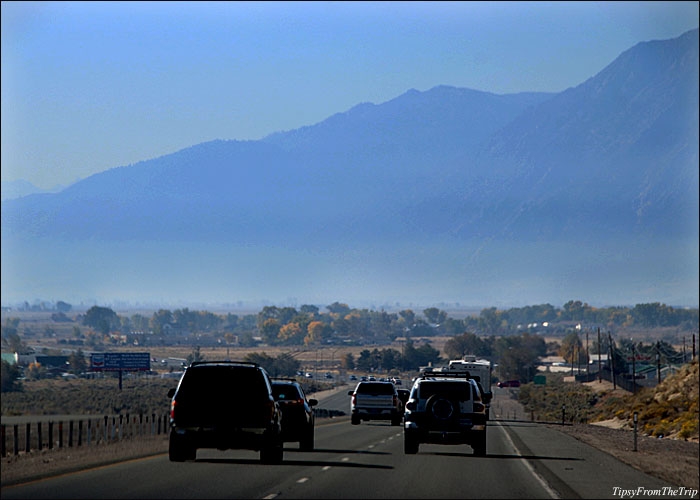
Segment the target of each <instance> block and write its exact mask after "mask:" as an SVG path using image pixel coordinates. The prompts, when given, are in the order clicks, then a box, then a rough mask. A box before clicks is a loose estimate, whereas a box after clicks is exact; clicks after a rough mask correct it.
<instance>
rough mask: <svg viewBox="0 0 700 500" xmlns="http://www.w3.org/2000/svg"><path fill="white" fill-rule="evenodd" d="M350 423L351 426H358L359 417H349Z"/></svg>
mask: <svg viewBox="0 0 700 500" xmlns="http://www.w3.org/2000/svg"><path fill="white" fill-rule="evenodd" d="M350 423H351V424H352V425H360V417H358V416H357V415H353V416H352V417H350Z"/></svg>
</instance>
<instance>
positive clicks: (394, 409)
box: [348, 381, 403, 425]
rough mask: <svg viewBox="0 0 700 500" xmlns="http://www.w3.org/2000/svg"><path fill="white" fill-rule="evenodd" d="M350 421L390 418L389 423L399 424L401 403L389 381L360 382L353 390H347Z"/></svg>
mask: <svg viewBox="0 0 700 500" xmlns="http://www.w3.org/2000/svg"><path fill="white" fill-rule="evenodd" d="M348 395H349V396H352V400H351V402H350V422H351V423H352V424H353V425H358V424H359V423H360V422H361V421H363V420H364V421H368V420H391V425H401V419H402V418H403V403H402V402H401V400H400V399H399V395H398V393H397V392H396V388H395V387H394V384H392V383H391V382H369V381H368V382H360V383H359V384H357V386H356V387H355V390H353V391H348Z"/></svg>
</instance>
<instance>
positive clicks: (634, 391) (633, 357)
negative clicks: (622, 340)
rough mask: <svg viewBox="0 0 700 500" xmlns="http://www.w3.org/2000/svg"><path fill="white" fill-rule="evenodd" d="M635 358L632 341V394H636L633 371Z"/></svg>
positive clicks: (634, 371) (635, 372)
mask: <svg viewBox="0 0 700 500" xmlns="http://www.w3.org/2000/svg"><path fill="white" fill-rule="evenodd" d="M636 357H637V355H636V353H635V350H634V341H633V342H632V394H636V393H637V371H636V369H635V364H634V360H635V358H636Z"/></svg>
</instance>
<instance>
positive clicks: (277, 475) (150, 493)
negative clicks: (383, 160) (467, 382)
mask: <svg viewBox="0 0 700 500" xmlns="http://www.w3.org/2000/svg"><path fill="white" fill-rule="evenodd" d="M502 396H503V395H499V396H497V398H498V397H502ZM320 406H322V407H325V408H329V409H330V408H338V409H344V410H345V411H346V412H347V409H348V406H349V401H348V397H347V392H346V390H343V391H341V392H340V393H338V394H335V395H333V396H330V397H328V398H324V399H322V402H321V405H320ZM487 441H488V443H487V456H485V457H476V456H474V455H473V454H472V449H471V448H470V447H469V446H467V445H456V446H445V445H426V444H423V445H421V447H420V451H419V453H418V454H417V455H404V453H403V429H402V427H395V426H391V425H390V424H389V423H388V422H369V423H367V422H363V423H362V424H361V425H358V426H353V425H351V424H350V422H349V419H348V417H347V416H346V417H341V418H334V419H324V420H323V421H319V422H318V423H317V427H316V449H315V450H314V451H313V452H301V451H299V450H298V445H297V444H296V443H288V444H287V445H286V446H285V453H284V462H283V463H282V464H280V465H262V464H260V462H259V460H258V457H259V455H258V453H257V452H253V451H246V450H230V451H223V452H222V451H217V450H199V451H198V452H197V460H196V461H195V462H185V463H171V462H169V461H168V458H167V455H159V456H156V457H151V458H146V459H140V460H134V461H130V462H125V463H121V464H116V465H111V466H105V467H100V468H95V469H91V470H87V471H82V472H79V473H72V474H66V475H63V476H60V477H55V478H51V479H45V480H40V481H35V482H32V483H27V484H23V485H17V486H11V487H6V488H2V498H3V499H10V498H100V499H107V498H268V499H272V498H280V499H284V498H619V495H617V496H615V494H614V488H615V487H618V488H623V489H634V490H635V491H636V490H637V488H639V487H642V488H647V489H648V490H652V489H662V488H663V487H664V486H675V485H669V484H666V483H664V482H663V481H660V480H658V479H656V478H653V477H651V476H647V475H645V474H643V473H641V472H639V471H636V470H635V469H632V468H631V467H629V466H627V465H625V464H622V463H621V462H619V461H617V460H615V459H614V458H613V457H611V456H610V455H607V454H605V453H603V452H600V451H598V450H595V449H594V448H591V447H589V446H587V445H585V444H583V443H581V442H579V441H576V440H575V439H573V438H571V437H570V436H567V435H565V434H563V433H560V432H558V431H557V430H555V429H551V428H548V427H545V426H542V425H538V424H533V423H529V422H525V421H492V422H490V424H489V427H488V439H487ZM645 498H655V496H654V495H650V496H645Z"/></svg>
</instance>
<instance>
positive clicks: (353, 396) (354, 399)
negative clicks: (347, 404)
mask: <svg viewBox="0 0 700 500" xmlns="http://www.w3.org/2000/svg"><path fill="white" fill-rule="evenodd" d="M356 401H357V394H353V395H352V405H353V406H355V402H356Z"/></svg>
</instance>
